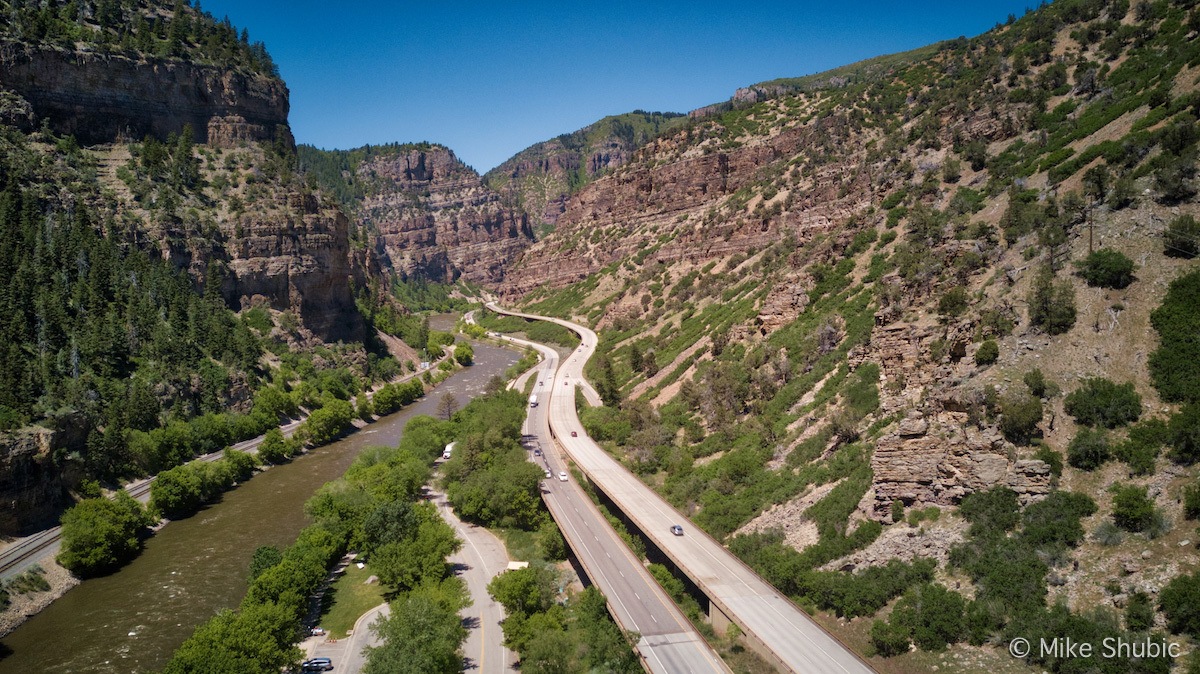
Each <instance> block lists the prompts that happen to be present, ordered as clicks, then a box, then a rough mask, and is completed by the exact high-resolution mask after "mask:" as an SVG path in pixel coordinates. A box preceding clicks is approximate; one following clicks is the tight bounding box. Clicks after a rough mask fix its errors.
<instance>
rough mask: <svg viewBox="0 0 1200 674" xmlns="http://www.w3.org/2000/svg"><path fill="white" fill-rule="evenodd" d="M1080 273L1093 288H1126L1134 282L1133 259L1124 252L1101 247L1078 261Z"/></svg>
mask: <svg viewBox="0 0 1200 674" xmlns="http://www.w3.org/2000/svg"><path fill="white" fill-rule="evenodd" d="M1078 267H1079V275H1080V276H1082V277H1083V280H1084V281H1086V282H1087V284H1088V285H1089V286H1092V287H1093V288H1118V289H1119V288H1125V287H1127V286H1128V285H1129V284H1130V283H1133V270H1134V264H1133V260H1130V259H1129V258H1128V257H1126V256H1125V254H1124V253H1121V252H1119V251H1115V250H1111V249H1108V248H1101V249H1100V250H1097V251H1094V252H1092V253H1091V254H1089V255H1088V256H1087V257H1086V258H1084V259H1083V261H1082V262H1079V263H1078Z"/></svg>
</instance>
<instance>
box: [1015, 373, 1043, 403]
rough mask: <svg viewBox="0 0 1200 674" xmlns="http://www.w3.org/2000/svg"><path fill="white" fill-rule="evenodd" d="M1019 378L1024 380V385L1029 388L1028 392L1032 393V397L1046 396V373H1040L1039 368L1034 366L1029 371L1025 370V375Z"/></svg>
mask: <svg viewBox="0 0 1200 674" xmlns="http://www.w3.org/2000/svg"><path fill="white" fill-rule="evenodd" d="M1021 380H1022V381H1024V382H1025V386H1027V387H1028V388H1029V392H1030V393H1031V394H1033V396H1034V397H1036V398H1045V397H1046V390H1047V384H1046V375H1044V374H1042V371H1041V370H1039V369H1038V368H1034V369H1032V370H1030V371H1029V372H1026V373H1025V376H1024V377H1022V378H1021Z"/></svg>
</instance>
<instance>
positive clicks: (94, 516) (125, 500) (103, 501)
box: [58, 491, 153, 576]
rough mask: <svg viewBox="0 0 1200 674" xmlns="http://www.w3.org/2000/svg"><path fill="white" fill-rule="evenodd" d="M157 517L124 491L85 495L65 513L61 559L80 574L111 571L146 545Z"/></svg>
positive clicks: (74, 571)
mask: <svg viewBox="0 0 1200 674" xmlns="http://www.w3.org/2000/svg"><path fill="white" fill-rule="evenodd" d="M152 523H153V520H152V519H151V518H150V517H149V516H148V515H147V514H146V512H145V510H144V509H143V508H142V505H141V504H140V503H138V502H137V501H134V500H133V498H132V497H131V496H129V494H127V493H125V492H124V491H120V492H117V495H116V497H115V498H112V499H107V498H103V497H101V498H91V499H84V500H82V501H80V502H79V503H77V504H75V505H74V506H73V507H72V508H71V509H70V510H68V511H67V512H66V513H64V514H63V516H62V551H61V552H59V554H58V562H59V563H60V564H62V565H63V566H65V567H66V568H67V569H69V570H70V571H71V572H72V573H75V574H76V575H79V576H94V575H98V574H102V573H105V572H107V571H111V570H113V569H115V568H117V567H118V566H120V565H121V564H123V563H125V562H126V561H128V560H129V559H131V558H132V557H134V556H135V555H136V554H137V553H138V552H140V551H141V549H142V536H143V534H144V533H145V530H146V528H147V527H149V526H150V525H151V524H152Z"/></svg>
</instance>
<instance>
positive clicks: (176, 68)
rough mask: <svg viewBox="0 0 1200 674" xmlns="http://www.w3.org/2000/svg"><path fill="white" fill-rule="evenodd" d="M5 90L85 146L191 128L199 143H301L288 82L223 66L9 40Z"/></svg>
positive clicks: (1, 74) (1, 83) (1, 84)
mask: <svg viewBox="0 0 1200 674" xmlns="http://www.w3.org/2000/svg"><path fill="white" fill-rule="evenodd" d="M0 89H8V90H11V91H13V92H15V93H17V94H18V95H20V96H21V97H22V98H24V99H25V100H27V101H29V103H30V104H31V105H32V107H33V112H34V113H35V114H36V115H37V117H39V118H41V119H46V120H49V123H50V128H52V129H53V130H54V131H55V132H57V133H61V134H73V135H74V136H75V137H76V139H78V140H79V142H80V143H82V144H84V145H94V144H99V143H109V142H115V141H119V140H140V139H142V138H144V137H145V136H147V135H152V136H155V137H158V138H165V137H166V136H167V134H170V133H179V132H180V131H182V130H183V128H184V126H185V125H191V127H192V130H193V133H194V134H195V139H196V141H197V142H201V143H208V144H211V145H216V146H221V147H232V146H235V145H237V144H238V143H241V142H244V141H262V140H268V141H273V140H276V139H281V140H282V141H283V142H285V143H286V144H288V145H292V144H293V139H292V135H291V131H290V130H289V129H288V125H287V119H288V90H287V86H286V85H284V83H283V82H282V81H280V80H278V79H274V78H270V77H265V76H262V75H252V74H246V73H243V72H237V71H229V70H224V69H221V68H217V67H215V66H206V65H199V64H194V63H187V62H184V61H177V60H167V59H155V58H149V59H140V60H139V59H133V58H129V57H126V56H119V55H100V54H97V53H94V52H91V51H66V50H61V49H55V48H51V47H30V46H25V45H21V44H17V43H13V42H5V43H2V44H0Z"/></svg>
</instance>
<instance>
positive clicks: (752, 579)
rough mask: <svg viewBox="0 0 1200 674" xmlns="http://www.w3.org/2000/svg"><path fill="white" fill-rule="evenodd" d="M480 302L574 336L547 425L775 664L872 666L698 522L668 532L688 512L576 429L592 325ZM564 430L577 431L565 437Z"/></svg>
mask: <svg viewBox="0 0 1200 674" xmlns="http://www.w3.org/2000/svg"><path fill="white" fill-rule="evenodd" d="M486 306H487V307H488V308H489V309H492V310H493V311H496V312H498V313H504V314H510V315H514V316H520V317H523V318H534V319H541V320H546V321H551V322H553V323H557V324H558V325H561V326H563V327H565V328H567V329H569V330H573V331H575V332H576V333H578V334H579V335H580V337H581V339H582V341H581V343H580V346H579V348H577V349H576V350H575V352H574V353H572V355H571V357H570V358H568V359H566V360H565V361H564V362H563V364H562V367H561V368H559V370H558V374H557V377H556V378H555V380H554V381H553V382H552V383H550V384H547V386H551V387H552V388H553V389H554V390H555V391H556V392H563V391H571V394H570V395H556V396H553V397H552V398H551V400H550V410H549V423H550V426H552V427H553V429H554V432H555V434H556V435H557V438H558V440H559V442H560V443H561V444H562V447H563V448H564V449H565V450H566V452H567V454H568V455H569V456H570V457H571V459H572V460H574V461H575V463H576V464H578V466H579V467H580V468H581V469H582V470H583V472H584V473H585V474H586V475H587V476H588V477H589V479H591V480H592V481H593V482H595V484H596V485H597V486H598V487H600V488H601V489H602V490H603V491H604V493H605V494H607V495H608V497H609V498H611V499H612V500H613V502H614V503H615V504H616V505H617V506H618V507H619V508H621V510H622V511H623V512H624V513H625V514H626V515H627V516H628V517H629V518H630V519H631V520H632V521H633V522H634V523H635V524H636V525H637V526H638V527H639V528H640V529H641V530H642V533H643V534H645V535H646V536H647V537H648V538H650V540H651V541H653V542H654V544H655V545H656V546H658V548H659V549H660V550H662V551H663V553H664V554H666V555H667V556H668V557H669V558H670V559H671V560H672V561H673V562H674V563H675V564H676V565H678V566H679V568H680V569H681V570H682V571H683V572H684V573H686V574H687V575H688V577H689V578H691V579H692V580H693V581H695V582H696V584H697V585H699V586H700V588H701V589H702V590H703V591H704V593H705V594H706V595H707V596H708V597H709V599H710V600H712V602H713V603H714V604H716V606H717V607H718V608H719V609H720V610H721V612H722V613H724V614H725V615H726V616H728V617H729V618H730V619H731V620H733V621H734V622H735V623H737V624H738V626H739V627H741V628H742V630H743V632H745V633H746V634H747V635H748V636H750V637H751V638H753V639H756V640H757V641H759V642H760V643H761V644H762V645H763V646H764V647H765V648H766V649H767V650H769V651H770V652H771V654H773V655H774V660H775V661H776V664H777V665H780V666H782V667H785V668H787V669H789V670H790V671H793V672H804V673H805V674H808V673H810V672H811V673H819V674H825V673H829V674H836V673H843V672H854V673H856V674H857V673H867V672H871V671H872V670H871V668H870V666H869V665H868V664H867V663H866V662H865V661H864V660H863V659H862V658H860V657H859V656H858V655H857V654H856V653H854V652H853V651H851V650H850V649H849V648H847V647H846V646H845V645H843V644H842V643H841V642H840V641H838V640H837V638H835V637H834V636H833V635H832V634H830V633H829V632H827V631H825V629H823V628H822V627H821V626H820V625H818V624H817V623H816V622H815V621H814V620H813V619H812V618H810V617H809V616H808V614H806V613H805V612H804V611H802V610H801V609H800V608H799V607H797V606H796V605H795V604H794V603H792V602H791V600H789V599H788V598H786V597H784V596H782V595H781V594H780V593H779V592H778V591H777V590H776V589H775V588H774V587H773V586H771V584H770V583H768V582H766V581H765V580H763V579H762V578H761V577H759V576H758V574H756V573H754V571H753V570H751V569H750V567H749V566H747V565H746V564H745V563H743V562H742V561H741V560H740V559H738V558H737V556H736V555H734V554H733V553H731V552H729V551H728V550H726V549H725V547H724V546H722V545H721V544H720V543H718V542H717V541H716V540H715V539H713V538H712V537H711V536H709V535H707V534H706V533H705V532H704V531H703V530H701V529H700V528H699V527H694V526H689V527H688V528H687V531H686V533H685V535H683V536H674V535H671V533H670V530H669V527H670V525H671V524H676V523H680V524H683V523H687V521H688V520H687V518H686V517H684V516H683V515H682V514H680V513H679V511H677V510H675V509H674V508H673V507H672V506H671V505H670V504H669V503H667V502H666V500H664V499H663V498H662V497H661V496H659V495H658V494H657V493H655V492H654V491H653V490H651V489H650V488H649V487H647V486H646V485H645V484H644V483H643V482H642V481H641V480H639V479H638V478H637V477H635V476H634V475H633V474H631V473H630V472H629V471H627V470H625V468H624V467H623V466H622V465H621V464H620V463H618V462H617V461H616V460H615V459H613V458H612V457H610V456H609V455H608V454H607V453H606V452H605V451H604V450H603V449H602V448H601V447H600V446H599V445H597V444H596V443H595V442H594V441H593V440H592V439H591V438H589V437H588V436H587V434H586V433H584V432H583V425H582V424H580V423H579V416H578V414H577V413H576V411H575V399H574V387H573V386H572V384H574V383H576V382H578V381H580V380H582V379H583V367H584V365H585V364H586V363H587V360H588V358H589V357H590V356H591V354H592V352H593V351H594V349H595V346H596V333H595V332H593V331H591V330H589V329H588V328H585V327H583V326H580V325H576V324H574V323H571V322H569V321H564V320H561V319H557V318H548V317H544V316H535V315H531V314H523V313H519V312H513V311H508V310H505V309H501V308H500V307H498V306H496V305H495V303H493V302H489V303H487V305H486ZM571 431H575V432H576V433H577V436H578V437H571Z"/></svg>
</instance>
